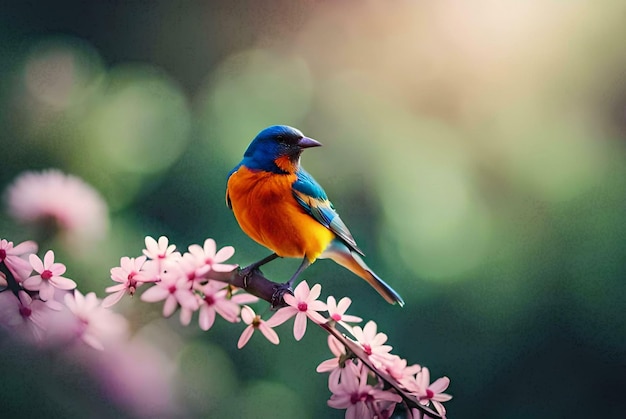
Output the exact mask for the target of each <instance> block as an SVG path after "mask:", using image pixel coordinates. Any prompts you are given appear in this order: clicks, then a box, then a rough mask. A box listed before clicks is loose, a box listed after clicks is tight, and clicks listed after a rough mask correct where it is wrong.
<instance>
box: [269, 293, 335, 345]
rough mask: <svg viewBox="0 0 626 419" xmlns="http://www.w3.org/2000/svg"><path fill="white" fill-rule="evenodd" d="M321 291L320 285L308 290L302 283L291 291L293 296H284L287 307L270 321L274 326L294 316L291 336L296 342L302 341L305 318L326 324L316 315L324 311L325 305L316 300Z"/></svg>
mask: <svg viewBox="0 0 626 419" xmlns="http://www.w3.org/2000/svg"><path fill="white" fill-rule="evenodd" d="M321 291H322V286H321V285H320V284H315V285H313V288H311V289H309V284H307V282H306V281H302V282H300V283H299V284H298V286H297V287H296V289H295V290H294V291H293V295H291V294H285V296H284V299H285V303H287V304H288V306H287V307H283V308H281V309H280V310H278V311H277V312H276V314H274V316H272V320H273V322H274V323H275V324H276V325H279V324H282V323H284V322H286V321H287V320H289V319H290V318H291V317H293V316H296V320H295V321H294V325H293V336H294V338H295V339H296V340H300V339H302V337H303V336H304V333H305V332H306V319H307V317H308V318H309V319H311V320H312V321H313V322H315V323H318V324H321V323H326V321H327V319H326V318H325V317H324V316H322V315H321V314H319V313H318V311H326V303H324V302H322V301H319V300H317V297H319V296H320V293H321Z"/></svg>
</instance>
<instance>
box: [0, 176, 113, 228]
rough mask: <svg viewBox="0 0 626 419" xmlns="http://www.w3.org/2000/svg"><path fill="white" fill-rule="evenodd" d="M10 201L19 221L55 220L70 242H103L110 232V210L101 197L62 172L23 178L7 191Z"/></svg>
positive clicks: (87, 186) (18, 178)
mask: <svg viewBox="0 0 626 419" xmlns="http://www.w3.org/2000/svg"><path fill="white" fill-rule="evenodd" d="M7 201H8V207H9V208H8V210H9V214H10V215H11V216H13V217H14V218H15V219H16V220H18V221H20V222H23V223H37V222H48V221H50V220H52V221H53V222H54V223H55V225H56V227H58V228H59V229H60V230H61V231H62V232H63V233H65V234H67V236H68V237H69V238H70V239H79V240H84V239H87V240H93V239H100V238H102V237H104V235H105V233H106V230H107V229H108V225H109V220H108V208H107V205H106V203H105V201H104V199H102V197H101V196H100V194H99V193H98V192H97V191H96V190H95V189H94V188H93V187H91V186H90V185H88V184H87V183H85V182H84V181H83V180H82V179H80V178H78V177H76V176H72V175H66V174H64V173H62V172H61V171H59V170H55V169H50V170H45V171H42V172H25V173H23V174H21V175H20V176H18V177H17V179H15V181H14V182H13V184H12V185H10V186H9V188H8V189H7Z"/></svg>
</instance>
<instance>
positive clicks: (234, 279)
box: [206, 267, 287, 309]
mask: <svg viewBox="0 0 626 419" xmlns="http://www.w3.org/2000/svg"><path fill="white" fill-rule="evenodd" d="M206 277H207V278H208V279H213V280H215V281H220V282H226V283H227V284H230V285H232V286H235V287H237V288H241V289H243V290H245V291H246V292H249V293H250V294H252V295H254V296H256V297H259V298H260V299H262V300H265V301H267V302H268V303H270V304H271V305H272V309H278V308H280V307H284V306H286V305H287V304H286V303H285V301H284V300H283V297H282V295H278V294H277V293H276V291H277V290H278V289H279V288H281V287H282V286H283V285H284V284H281V283H278V282H273V281H270V280H269V279H267V278H266V277H264V276H263V273H262V272H261V271H260V270H259V269H255V270H253V271H251V272H246V270H245V269H242V268H240V267H237V268H235V269H233V270H232V271H230V272H215V271H211V272H209V273H208V274H207V275H206Z"/></svg>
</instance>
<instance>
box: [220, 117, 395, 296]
mask: <svg viewBox="0 0 626 419" xmlns="http://www.w3.org/2000/svg"><path fill="white" fill-rule="evenodd" d="M321 145H322V144H320V143H319V142H318V141H315V140H314V139H312V138H308V137H305V136H304V135H303V134H302V132H300V131H299V130H297V129H295V128H292V127H289V126H286V125H274V126H271V127H268V128H265V129H264V130H263V131H261V132H260V133H259V134H258V135H257V136H256V137H255V138H254V140H252V142H251V143H250V145H249V146H248V149H247V150H246V152H245V154H244V156H243V160H241V162H240V163H239V164H238V165H237V166H235V168H234V169H233V170H231V172H230V173H229V175H228V185H227V188H226V203H227V204H228V206H229V207H230V208H231V209H232V210H233V213H234V214H235V218H236V219H237V222H238V223H239V226H240V227H241V229H242V230H243V231H244V232H245V233H246V234H247V235H248V236H250V237H251V238H252V239H254V240H255V241H256V242H258V243H260V244H262V245H263V246H265V247H267V248H268V249H270V250H272V251H273V252H274V253H273V254H272V255H270V256H268V257H266V258H264V259H262V260H260V261H258V262H256V263H254V264H252V265H250V266H249V267H248V268H246V269H256V268H258V267H260V266H261V265H263V264H265V263H267V262H269V261H271V260H274V259H276V258H278V257H290V258H302V263H301V264H300V266H299V267H298V269H297V270H296V272H295V273H294V274H293V276H292V277H291V278H290V279H289V281H287V283H286V284H285V285H286V287H291V286H292V284H293V282H294V281H295V279H296V278H297V277H298V275H300V274H301V273H302V271H304V270H305V269H306V268H307V267H309V266H310V265H311V264H312V263H313V262H315V260H316V259H324V258H329V259H332V260H334V261H335V262H336V263H338V264H340V265H341V266H343V267H345V268H347V269H349V270H350V271H352V272H354V273H355V274H356V275H358V276H360V277H361V278H363V279H365V280H366V281H367V282H368V283H369V284H370V285H372V286H373V287H374V288H375V289H376V291H378V293H379V294H380V295H382V296H383V297H384V298H385V300H387V301H388V302H389V303H391V304H395V303H398V304H399V305H400V306H403V305H404V301H403V300H402V297H400V295H399V294H398V293H397V292H396V291H394V290H393V288H391V287H390V286H389V285H387V284H386V283H385V282H384V281H383V280H382V279H380V278H379V277H378V276H377V275H376V274H375V273H374V272H373V271H372V270H371V269H370V268H369V267H368V266H367V265H366V264H365V262H363V260H362V259H361V257H360V256H359V255H361V256H363V255H364V254H363V252H362V251H361V249H359V247H358V246H357V244H356V241H355V240H354V238H353V237H352V234H351V233H350V231H349V230H348V227H346V225H345V224H344V223H343V221H342V220H341V218H339V214H337V212H336V211H335V208H334V207H333V204H332V203H331V202H330V201H329V200H328V197H327V196H326V192H324V189H322V187H321V186H320V185H319V184H318V183H317V182H316V181H315V179H313V176H311V175H310V174H309V173H308V172H307V171H305V170H304V169H303V168H302V167H301V166H300V155H301V154H302V151H303V150H304V149H307V148H311V147H318V146H321Z"/></svg>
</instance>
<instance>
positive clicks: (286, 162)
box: [274, 155, 300, 173]
mask: <svg viewBox="0 0 626 419" xmlns="http://www.w3.org/2000/svg"><path fill="white" fill-rule="evenodd" d="M274 163H275V164H276V166H278V168H279V169H280V170H282V171H284V172H287V173H295V172H297V171H298V169H299V168H300V156H296V157H294V156H288V155H286V156H280V157H278V158H276V160H274Z"/></svg>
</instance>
